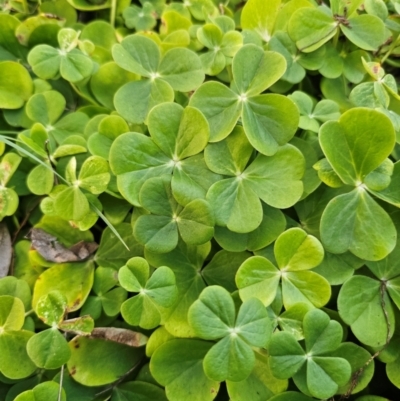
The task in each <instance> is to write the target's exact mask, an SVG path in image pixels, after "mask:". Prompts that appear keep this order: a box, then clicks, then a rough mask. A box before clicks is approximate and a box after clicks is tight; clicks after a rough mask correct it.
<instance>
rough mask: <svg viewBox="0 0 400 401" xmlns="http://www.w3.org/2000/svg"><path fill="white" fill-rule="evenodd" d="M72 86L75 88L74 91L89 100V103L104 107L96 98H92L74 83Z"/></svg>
mask: <svg viewBox="0 0 400 401" xmlns="http://www.w3.org/2000/svg"><path fill="white" fill-rule="evenodd" d="M70 84H71V87H72V89H73V90H74V92H75V93H76V94H77V95H79V96H80V97H82V98H83V99H85V100H87V101H88V102H89V103H91V104H92V105H93V106H98V107H102V106H101V105H100V104H98V103H97V102H96V101H95V100H94V99H92V98H91V97H89V96H87V95H85V94H84V93H82V92H81V91H80V90H79V89H78V88H77V87H76V86H75V85H74V84H73V83H71V82H70Z"/></svg>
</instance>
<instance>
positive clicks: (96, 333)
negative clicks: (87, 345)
mask: <svg viewBox="0 0 400 401" xmlns="http://www.w3.org/2000/svg"><path fill="white" fill-rule="evenodd" d="M90 337H92V338H101V339H103V340H108V341H114V342H116V343H120V344H125V345H129V346H130V347H142V346H143V345H146V343H147V340H148V338H147V337H146V336H145V335H144V334H142V333H138V332H136V331H132V330H128V329H119V328H116V327H96V328H95V329H93V331H92V334H91V335H90Z"/></svg>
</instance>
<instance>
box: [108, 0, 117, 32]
mask: <svg viewBox="0 0 400 401" xmlns="http://www.w3.org/2000/svg"><path fill="white" fill-rule="evenodd" d="M116 13H117V0H111V14H110V23H111V25H112V27H113V28H114V27H115V16H116Z"/></svg>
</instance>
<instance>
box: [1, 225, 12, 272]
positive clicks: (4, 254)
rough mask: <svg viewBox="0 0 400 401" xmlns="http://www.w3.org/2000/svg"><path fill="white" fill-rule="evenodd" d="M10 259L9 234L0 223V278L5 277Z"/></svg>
mask: <svg viewBox="0 0 400 401" xmlns="http://www.w3.org/2000/svg"><path fill="white" fill-rule="evenodd" d="M11 258H12V243H11V237H10V233H9V231H8V228H7V226H6V225H5V224H4V223H0V278H1V277H6V276H7V274H8V271H9V269H10V264H11Z"/></svg>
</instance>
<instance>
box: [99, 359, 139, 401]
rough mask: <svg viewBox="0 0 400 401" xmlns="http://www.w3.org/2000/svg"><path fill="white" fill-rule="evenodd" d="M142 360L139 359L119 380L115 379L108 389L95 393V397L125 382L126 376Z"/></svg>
mask: <svg viewBox="0 0 400 401" xmlns="http://www.w3.org/2000/svg"><path fill="white" fill-rule="evenodd" d="M140 362H141V360H139V361H138V362H137V363H136V364H135V365H134V366H133V367H132V368H130V369H129V370H128V371H127V372H126V373H125V374H124V375H123V376H121V377H120V378H119V379H118V380H117V381H115V382H114V383H113V384H112V385H111V386H109V387H107V388H106V389H104V390H102V391H100V392H99V393H97V394H96V395H95V397H98V396H99V395H101V394H105V393H107V392H108V391H112V390H113V389H114V388H115V387H117V386H118V384H120V383H121V382H123V381H124V380H125V379H126V377H128V376H129V375H130V374H131V373H132V372H133V371H134V370H135V369H136V368H137V367H138V366H139V364H140Z"/></svg>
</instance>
